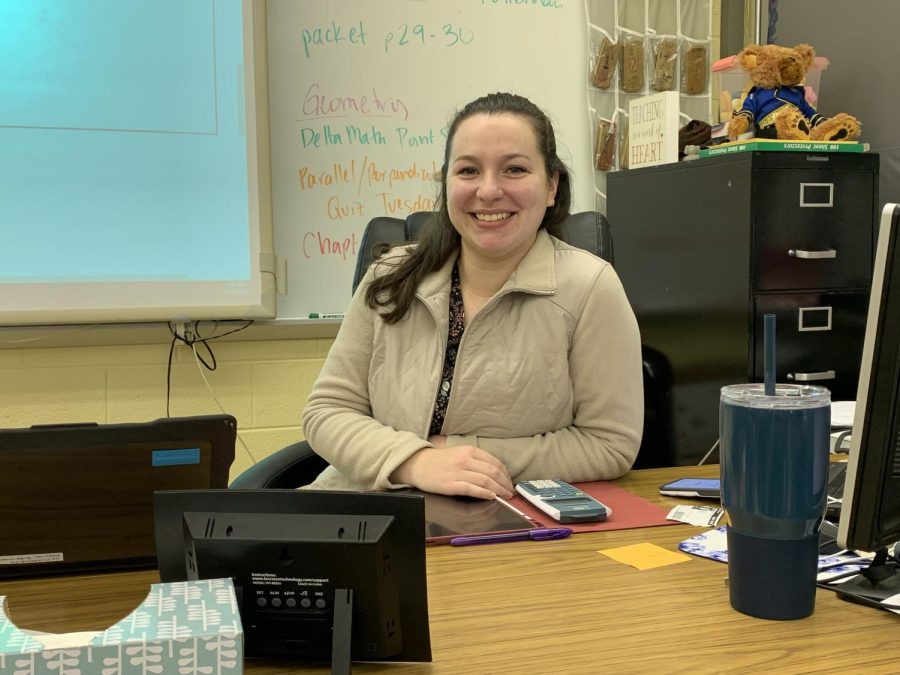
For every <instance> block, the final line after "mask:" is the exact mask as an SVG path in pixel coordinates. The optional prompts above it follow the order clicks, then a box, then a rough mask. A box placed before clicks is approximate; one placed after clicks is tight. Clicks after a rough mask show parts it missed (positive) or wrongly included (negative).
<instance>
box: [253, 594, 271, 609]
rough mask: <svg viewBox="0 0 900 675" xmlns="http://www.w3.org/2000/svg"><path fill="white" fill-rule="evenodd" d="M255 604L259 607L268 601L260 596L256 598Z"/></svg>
mask: <svg viewBox="0 0 900 675" xmlns="http://www.w3.org/2000/svg"><path fill="white" fill-rule="evenodd" d="M256 604H257V605H258V606H260V607H265V606H266V605H268V604H269V601H268V600H266V599H265V598H264V597H263V596H260V597H258V598H257V599H256Z"/></svg>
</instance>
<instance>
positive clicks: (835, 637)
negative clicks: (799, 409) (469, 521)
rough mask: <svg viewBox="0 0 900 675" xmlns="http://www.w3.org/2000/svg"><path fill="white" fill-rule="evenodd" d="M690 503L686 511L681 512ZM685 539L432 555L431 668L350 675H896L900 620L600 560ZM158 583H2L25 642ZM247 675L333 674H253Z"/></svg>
mask: <svg viewBox="0 0 900 675" xmlns="http://www.w3.org/2000/svg"><path fill="white" fill-rule="evenodd" d="M717 473H718V467H717V466H709V467H699V468H698V467H691V468H688V467H678V468H668V469H649V470H644V471H633V472H631V473H630V474H629V475H627V476H625V477H624V478H622V479H620V480H619V481H617V484H618V485H621V486H622V487H624V488H626V489H629V490H632V491H634V492H635V493H637V494H640V495H641V496H643V497H646V498H648V499H650V500H652V501H654V502H656V503H659V504H661V505H663V506H666V507H671V506H674V505H675V504H677V503H679V501H678V500H675V499H669V498H665V497H662V496H660V495H659V494H657V488H658V486H659V485H661V484H662V483H664V482H666V481H667V480H670V479H673V478H677V477H679V476H684V475H697V476H715V475H717ZM682 501H683V500H682ZM699 531H701V530H700V528H696V527H693V526H689V525H672V526H664V527H654V528H643V529H637V530H622V531H612V532H595V533H587V534H578V535H575V536H572V537H570V538H568V539H564V540H560V541H551V542H517V543H507V544H496V545H486V546H472V547H461V548H453V547H450V546H437V547H433V548H430V549H429V550H428V555H427V565H428V592H429V598H428V600H429V609H430V616H431V635H432V648H433V651H434V662H433V663H430V664H397V665H391V666H387V665H383V664H379V665H375V664H355V665H354V672H358V673H374V672H384V671H386V670H389V671H390V672H397V673H401V674H408V675H412V674H418V673H435V674H436V673H491V674H493V673H522V672H534V673H545V672H551V671H552V672H560V673H567V674H569V673H597V672H610V673H613V672H615V673H618V672H629V673H633V672H635V673H636V672H663V673H680V672H683V673H688V672H690V673H698V672H715V673H725V672H779V673H799V672H803V673H812V672H816V673H838V672H847V671H852V672H859V671H862V670H865V671H866V672H867V673H896V672H898V670H900V665H898V664H900V661H898V658H900V657H898V654H900V651H898V648H897V639H898V635H900V632H898V628H900V617H898V616H897V615H895V614H891V613H888V612H882V611H878V610H875V609H870V608H868V607H862V606H859V605H855V604H852V603H849V602H845V601H843V600H838V599H837V597H835V595H834V594H833V593H831V592H830V591H824V590H819V591H818V592H817V596H816V610H815V612H814V613H813V615H812V616H811V617H809V618H806V619H801V620H799V621H784V622H782V621H765V620H761V619H754V618H751V617H748V616H744V615H743V614H740V613H738V612H736V611H734V610H732V609H731V606H730V605H729V602H728V589H727V588H726V586H725V582H724V579H725V577H726V575H727V567H726V566H725V565H723V564H722V563H717V562H714V561H711V560H706V559H702V558H695V557H691V560H689V561H688V562H684V563H679V564H676V565H670V566H666V567H661V568H657V569H654V570H648V571H643V572H642V571H639V570H636V569H633V568H631V567H629V566H627V565H623V564H621V563H618V562H615V561H613V560H612V559H610V558H607V557H606V556H603V555H600V554H598V553H597V552H596V551H597V550H598V549H604V548H611V547H614V546H624V545H627V544H635V543H640V542H652V543H654V544H658V545H660V546H662V547H664V548H667V549H669V550H677V544H678V543H679V542H680V541H682V540H684V539H687V538H688V537H690V536H692V535H693V534H696V533H697V532H699ZM156 580H157V577H156V573H155V572H151V571H143V572H123V573H116V574H100V575H92V576H73V577H61V578H52V579H30V580H22V581H7V582H0V595H7V596H9V611H10V614H11V616H12V618H13V620H14V621H15V622H16V623H17V624H18V625H19V626H20V627H22V628H30V629H34V630H41V631H49V632H65V631H75V630H100V629H103V628H106V627H108V626H109V625H110V624H112V623H113V622H115V621H117V620H118V619H120V618H122V617H123V616H125V615H126V614H128V612H130V611H131V609H133V608H134V607H135V606H136V605H137V604H138V603H139V602H140V601H141V600H143V599H144V597H145V596H146V594H147V591H148V584H150V583H152V582H154V581H156ZM245 670H246V672H247V673H266V674H269V675H281V674H287V673H297V672H327V669H324V668H323V669H303V668H298V667H297V666H296V665H293V666H292V665H291V664H288V663H268V662H257V661H250V662H248V663H247V665H246V668H245Z"/></svg>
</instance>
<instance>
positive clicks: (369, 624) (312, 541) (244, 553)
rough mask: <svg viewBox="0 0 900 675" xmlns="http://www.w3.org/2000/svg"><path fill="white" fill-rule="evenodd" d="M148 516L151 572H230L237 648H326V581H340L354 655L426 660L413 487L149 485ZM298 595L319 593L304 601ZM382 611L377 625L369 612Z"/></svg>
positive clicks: (331, 586)
mask: <svg viewBox="0 0 900 675" xmlns="http://www.w3.org/2000/svg"><path fill="white" fill-rule="evenodd" d="M155 522H156V542H157V551H158V554H159V570H160V579H161V580H162V581H164V582H169V581H182V580H186V579H189V578H211V577H222V576H228V577H231V578H232V579H233V580H234V582H235V586H236V588H237V589H238V595H239V602H240V603H241V619H242V622H243V624H244V631H245V635H246V645H247V654H248V656H268V657H294V658H298V659H305V660H321V659H324V658H327V657H328V656H329V654H330V650H331V643H330V640H331V629H332V624H331V620H332V616H333V610H334V609H335V605H336V599H335V598H334V592H335V590H337V589H344V588H345V587H349V589H350V590H352V591H354V600H353V613H354V615H353V616H354V620H353V633H354V635H353V657H354V659H360V660H363V659H365V660H372V659H379V658H385V659H387V660H390V661H430V660H431V638H430V632H429V623H428V592H427V584H426V577H425V507H424V500H423V499H422V497H421V496H418V495H409V494H396V493H356V492H336V491H317V490H233V489H232V490H205V491H184V492H160V493H158V494H157V496H156V500H155ZM229 540H230V541H229ZM316 589H318V591H317V590H316ZM275 598H277V599H278V601H279V602H278V605H277V606H274V607H273V605H272V601H273V600H274V599H275ZM291 598H292V599H294V600H296V601H297V602H296V603H294V604H292V605H290V606H289V605H288V604H287V600H288V599H291ZM303 598H308V599H310V600H311V601H312V603H315V602H316V601H317V600H321V601H322V602H323V604H322V606H321V607H316V606H315V604H313V605H311V606H309V605H308V606H306V607H304V606H301V605H300V604H299V603H300V602H301V601H302V599H303ZM333 603H334V604H333ZM319 609H321V610H323V611H322V612H317V610H319ZM392 616H394V617H396V623H395V624H393V625H391V626H388V627H387V629H386V630H383V628H384V627H377V626H375V625H374V624H373V621H377V620H381V617H387V618H388V621H391V618H390V617H392ZM361 640H362V641H365V644H362V643H361ZM397 640H399V641H400V643H399V645H398V642H397ZM398 648H399V651H398ZM388 654H389V655H388Z"/></svg>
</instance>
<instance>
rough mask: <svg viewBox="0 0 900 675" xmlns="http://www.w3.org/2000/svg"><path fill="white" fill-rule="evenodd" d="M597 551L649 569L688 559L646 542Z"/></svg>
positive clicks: (622, 561) (680, 554) (614, 558)
mask: <svg viewBox="0 0 900 675" xmlns="http://www.w3.org/2000/svg"><path fill="white" fill-rule="evenodd" d="M597 553H602V554H603V555H605V556H607V557H609V558H612V559H613V560H616V561H618V562H620V563H625V564H626V565H631V566H632V567H636V568H637V569H639V570H650V569H653V568H654V567H663V566H665V565H674V564H675V563H680V562H685V561H687V560H690V558H689V557H688V556H686V555H684V554H682V553H676V552H675V551H667V550H666V549H664V548H663V547H662V546H657V545H656V544H650V543H647V542H645V543H643V544H632V545H631V546H619V547H617V548H606V549H603V550H602V551H597Z"/></svg>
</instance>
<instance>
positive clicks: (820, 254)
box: [788, 248, 837, 260]
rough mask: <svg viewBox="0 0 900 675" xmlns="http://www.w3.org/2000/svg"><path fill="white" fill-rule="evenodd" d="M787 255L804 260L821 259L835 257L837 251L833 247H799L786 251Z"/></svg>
mask: <svg viewBox="0 0 900 675" xmlns="http://www.w3.org/2000/svg"><path fill="white" fill-rule="evenodd" d="M788 255H789V256H791V257H792V258H805V259H806V260H823V259H825V258H837V251H835V250H834V249H833V248H829V249H826V250H824V251H804V250H802V249H799V248H792V249H791V250H789V251H788Z"/></svg>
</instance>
